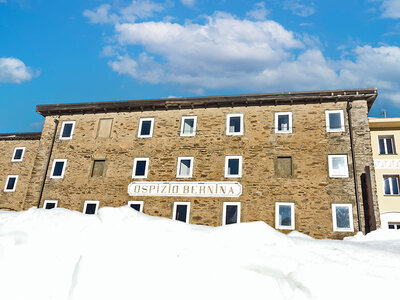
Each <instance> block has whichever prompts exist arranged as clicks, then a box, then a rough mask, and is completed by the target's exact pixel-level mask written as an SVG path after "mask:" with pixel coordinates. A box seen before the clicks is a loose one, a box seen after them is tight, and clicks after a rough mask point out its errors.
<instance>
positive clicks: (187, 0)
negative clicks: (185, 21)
mask: <svg viewBox="0 0 400 300" xmlns="http://www.w3.org/2000/svg"><path fill="white" fill-rule="evenodd" d="M181 2H182V4H183V5H185V6H187V7H193V6H194V5H195V4H196V0H181Z"/></svg>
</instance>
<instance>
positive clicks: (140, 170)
mask: <svg viewBox="0 0 400 300" xmlns="http://www.w3.org/2000/svg"><path fill="white" fill-rule="evenodd" d="M148 168H149V158H135V160H134V161H133V173H132V178H147V170H148Z"/></svg>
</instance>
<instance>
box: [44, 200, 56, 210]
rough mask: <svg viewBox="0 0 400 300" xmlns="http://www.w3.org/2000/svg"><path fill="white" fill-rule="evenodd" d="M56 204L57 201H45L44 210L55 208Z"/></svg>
mask: <svg viewBox="0 0 400 300" xmlns="http://www.w3.org/2000/svg"><path fill="white" fill-rule="evenodd" d="M57 204H58V201H57V200H45V201H44V204H43V208H44V209H52V208H56V207H57Z"/></svg>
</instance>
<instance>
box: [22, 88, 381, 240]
mask: <svg viewBox="0 0 400 300" xmlns="http://www.w3.org/2000/svg"><path fill="white" fill-rule="evenodd" d="M374 93H375V96H373V99H375V97H376V91H374ZM333 94H334V93H332V95H333ZM346 94H349V92H348V91H347V92H346V91H344V92H343V91H341V92H337V93H335V95H336V96H335V97H332V99H331V98H328V97H327V96H321V94H318V93H313V92H311V93H310V95H309V96H308V97H309V99H310V100H307V99H305V100H304V101H301V102H300V101H297V100H296V98H292V97H295V96H296V95H295V94H293V95H294V96H292V95H288V94H277V96H276V99H278V100H279V101H277V100H275V101H274V102H268V103H264V102H262V100H259V105H255V104H254V103H251V101H253V99H263V98H262V96H263V95H261V96H260V95H256V96H251V97H250V96H249V97H248V98H246V96H241V97H242V98H246V100H245V102H244V103H245V104H243V103H242V104H241V105H236V104H235V103H233V102H232V105H229V106H227V105H221V107H218V106H219V105H214V107H210V105H204V106H195V105H194V106H193V105H192V107H180V104H179V101H180V100H179V99H177V100H171V101H175V102H176V103H178V104H177V105H178V106H177V107H175V108H172V109H171V108H166V109H164V110H161V109H159V108H155V107H154V106H153V109H150V110H149V109H147V110H146V109H144V110H143V111H141V110H134V111H127V110H128V109H126V110H125V111H124V110H123V109H122V110H121V109H119V110H121V111H119V112H118V111H110V112H104V111H103V112H100V111H99V109H96V108H95V109H93V107H95V106H93V107H92V106H91V104H90V105H83V107H90V108H87V109H85V108H84V109H83V110H82V112H80V113H76V111H75V110H73V109H75V107H77V106H79V105H78V104H71V105H70V106H68V105H65V106H66V107H68V109H70V112H55V113H48V112H44V109H42V108H40V107H39V108H38V110H39V112H41V113H42V114H44V115H46V120H45V123H44V128H43V132H42V137H41V140H40V147H39V148H38V151H37V158H36V161H35V165H34V167H33V171H32V176H31V177H30V183H29V189H28V192H27V195H26V199H25V204H24V209H26V208H29V207H31V206H35V205H36V202H37V199H38V197H39V193H40V187H41V181H42V180H43V174H44V173H45V166H46V161H47V155H48V153H49V149H50V146H51V141H52V135H53V132H54V127H55V123H54V119H58V120H59V121H60V124H59V126H58V131H57V137H56V140H55V145H54V149H53V152H52V156H51V162H53V160H54V159H67V163H66V169H65V174H64V177H63V178H61V179H52V178H50V169H51V166H52V163H51V164H50V167H49V174H48V176H47V179H46V184H45V188H44V193H43V200H58V207H63V208H68V209H74V210H78V211H82V210H83V206H84V202H85V201H86V200H98V201H99V203H100V207H101V206H123V205H126V204H127V203H128V201H131V200H139V201H144V206H143V212H144V213H146V214H149V215H154V216H161V217H166V218H171V217H172V214H173V206H174V202H176V201H182V202H190V219H189V223H191V224H203V225H212V226H219V225H222V224H223V220H222V218H223V203H224V202H240V203H241V220H240V221H241V222H250V221H260V220H261V221H265V222H266V223H268V224H269V225H271V226H275V203H276V202H290V203H294V207H295V230H298V231H300V232H303V233H306V234H309V235H311V236H313V237H317V238H343V237H344V236H347V235H352V234H354V233H353V232H335V231H333V220H332V204H333V203H338V204H343V203H349V204H351V205H352V207H353V210H352V213H353V219H354V231H358V216H357V207H356V200H355V185H354V177H353V167H352V156H351V147H350V136H349V126H348V124H349V123H348V118H347V113H346V105H347V101H351V103H352V109H351V116H352V121H353V134H354V149H355V158H356V166H357V181H358V182H359V184H358V187H359V195H360V201H361V202H362V199H361V195H362V191H361V183H360V175H361V174H362V173H363V172H364V167H365V166H370V167H371V176H372V178H373V179H374V165H373V158H372V149H371V141H370V132H369V126H368V118H367V114H368V110H369V107H370V105H371V100H370V98H371V95H370V94H368V97H369V99H367V96H365V97H364V98H363V97H362V96H359V93H358V92H357V93H355V92H354V93H353V94H354V95H357V97H356V96H354V97H355V98H351V97H347V96H345V95H346ZM267 95H271V94H265V97H267ZM282 95H283V96H282ZM316 95H319V97H320V98H319V99H320V100H318V101H316V100H315V96H316ZM327 95H330V94H329V93H327ZM342 96H345V97H344V98H343V97H342ZM232 97H238V96H232ZM257 97H260V98H257ZM271 97H272V98H273V97H275V96H271ZM280 97H286V98H287V101H284V102H281V101H280ZM341 97H342V98H341ZM286 98H285V99H286ZM306 98H307V96H306ZM293 99H295V100H294V101H293ZM343 99H345V100H343ZM189 100H190V98H185V101H189ZM196 101H200V102H201V101H203V100H202V99H200V100H196ZM217 101H218V100H217ZM247 101H250V104H252V105H247V104H248V102H247ZM257 101H258V100H257ZM372 102H373V100H372ZM257 103H258V102H257ZM144 105H145V108H149V107H150V108H151V107H152V102H151V101H147V102H146V103H145V104H144ZM41 109H42V111H41ZM54 109H56V106H54ZM129 110H130V109H129ZM326 110H341V111H343V115H344V121H345V122H344V123H345V131H344V132H327V130H326V119H325V118H326V117H325V111H326ZM275 112H292V120H293V130H292V133H289V134H281V133H275V126H274V124H275V120H274V115H275ZM231 113H241V114H243V116H244V117H243V118H244V134H243V135H239V136H230V135H226V116H227V114H231ZM183 116H197V132H196V135H195V136H185V137H184V136H180V134H179V133H180V126H181V118H182V117H183ZM110 118H111V119H112V129H111V135H110V137H109V138H99V137H97V136H98V132H99V128H98V126H99V122H100V120H101V119H110ZM140 118H154V133H153V136H152V137H151V138H138V127H139V120H140ZM64 121H75V127H74V132H73V137H72V139H70V140H62V139H59V135H60V130H61V126H62V123H63V122H64ZM331 154H342V155H343V154H344V155H347V159H348V171H349V176H348V177H346V178H331V177H329V166H328V155H331ZM225 156H242V162H243V167H242V176H241V178H234V179H232V178H225V176H224V169H225ZM178 157H194V168H193V176H192V178H185V179H181V178H177V176H176V175H177V160H178ZM278 157H291V159H292V175H291V176H282V175H279V176H278V175H277V174H276V171H275V170H276V168H277V159H278ZM135 158H149V169H148V176H147V178H145V179H132V169H133V162H134V159H135ZM94 160H105V174H104V176H103V177H91V174H92V168H93V161H94ZM278 174H280V171H279V172H278ZM132 181H162V182H170V181H193V182H209V181H235V182H239V183H240V184H241V185H242V187H243V192H242V194H241V196H239V197H237V198H217V197H160V196H157V197H156V196H146V197H131V196H129V195H128V193H127V188H128V185H129V184H130V183H131V182H132ZM373 182H374V180H373ZM371 188H372V194H373V195H376V189H375V185H374V184H373V186H372V187H371ZM375 198H376V196H375ZM375 198H374V202H373V205H374V212H375V216H379V208H378V206H377V202H376V199H375ZM42 204H43V201H42ZM376 219H377V221H378V225H379V217H377V218H376ZM360 220H361V223H362V224H360V226H361V228H362V230H364V223H363V222H364V221H363V220H364V211H363V209H362V203H360ZM283 232H288V230H283Z"/></svg>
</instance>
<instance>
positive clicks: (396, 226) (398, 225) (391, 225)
mask: <svg viewBox="0 0 400 300" xmlns="http://www.w3.org/2000/svg"><path fill="white" fill-rule="evenodd" d="M388 228H389V229H397V230H400V223H391V222H390V223H388Z"/></svg>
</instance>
